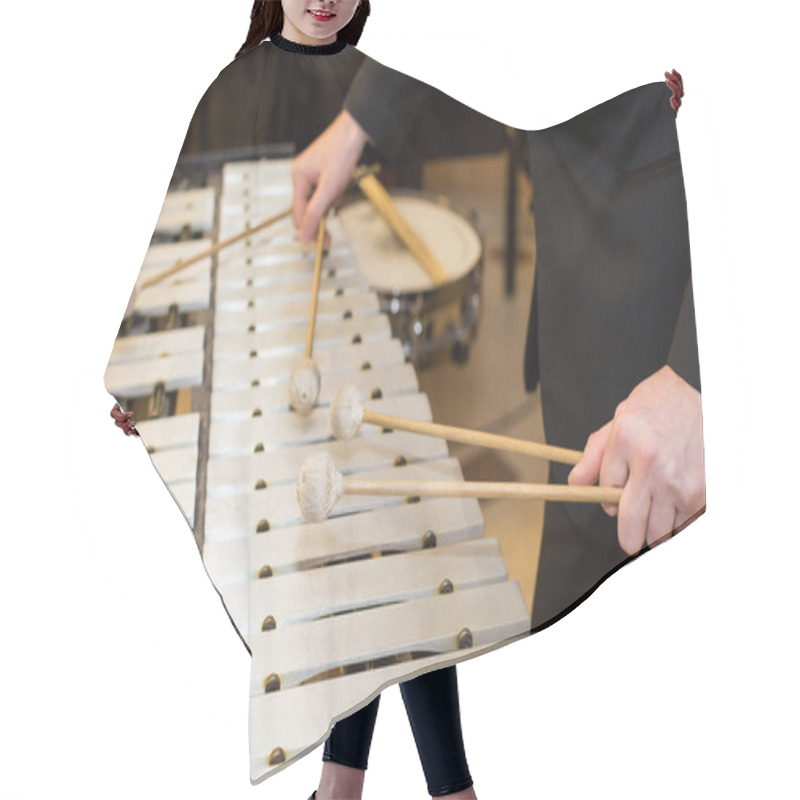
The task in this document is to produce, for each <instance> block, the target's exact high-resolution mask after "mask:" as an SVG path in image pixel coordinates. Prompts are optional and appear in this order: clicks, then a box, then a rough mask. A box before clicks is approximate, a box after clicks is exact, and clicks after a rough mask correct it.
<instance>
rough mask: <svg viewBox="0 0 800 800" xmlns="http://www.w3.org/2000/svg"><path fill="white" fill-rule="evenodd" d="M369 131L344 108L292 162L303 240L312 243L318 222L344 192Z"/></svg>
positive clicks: (296, 216)
mask: <svg viewBox="0 0 800 800" xmlns="http://www.w3.org/2000/svg"><path fill="white" fill-rule="evenodd" d="M366 141H367V134H366V133H365V132H364V130H363V128H362V127H361V126H360V125H359V124H358V123H357V122H356V121H355V119H353V117H351V116H350V114H349V113H348V112H347V111H342V112H341V113H340V114H339V116H338V117H336V119H335V120H334V121H333V122H332V123H331V124H330V125H329V126H328V128H327V129H326V130H325V131H324V132H323V133H322V134H320V136H318V137H317V139H316V140H315V141H313V142H312V143H311V144H310V145H309V146H308V147H307V148H306V149H305V150H303V152H302V153H300V155H298V156H297V157H296V158H295V159H294V163H293V164H292V183H293V184H294V201H293V212H294V224H295V227H296V228H298V229H299V231H300V238H301V240H302V241H303V242H310V241H311V239H312V238H313V237H314V235H315V234H316V232H317V228H318V226H319V222H320V220H321V219H322V217H323V216H324V215H325V213H326V212H327V211H328V209H329V208H330V207H331V206H332V205H333V203H334V201H335V200H336V199H337V198H338V197H339V195H340V194H341V193H342V192H343V191H344V189H345V187H346V186H347V182H348V181H349V180H350V175H351V174H352V172H353V169H354V168H355V166H356V164H357V163H358V159H359V157H360V156H361V151H362V150H363V149H364V144H365V143H366Z"/></svg>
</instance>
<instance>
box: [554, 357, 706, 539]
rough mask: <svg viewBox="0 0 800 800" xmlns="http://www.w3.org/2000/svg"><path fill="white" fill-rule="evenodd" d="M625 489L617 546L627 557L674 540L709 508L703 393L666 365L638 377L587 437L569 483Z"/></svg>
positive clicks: (613, 509) (618, 510) (609, 509)
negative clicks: (610, 415) (611, 415)
mask: <svg viewBox="0 0 800 800" xmlns="http://www.w3.org/2000/svg"><path fill="white" fill-rule="evenodd" d="M598 480H599V482H600V484H601V485H603V486H622V487H624V489H623V491H622V497H621V498H620V502H619V507H617V506H616V505H611V506H608V505H603V508H604V509H605V511H606V513H607V514H608V515H609V516H612V517H614V516H617V515H619V520H618V523H617V535H618V538H619V544H620V547H621V548H622V549H623V550H624V551H625V552H626V553H628V554H629V555H633V554H634V553H637V552H638V551H639V550H641V549H642V547H643V546H644V543H645V541H646V542H647V543H648V544H649V545H653V544H655V543H656V542H658V541H659V540H661V539H663V538H666V537H668V536H671V535H672V534H673V533H674V532H675V531H677V530H678V529H679V528H680V527H681V526H682V525H683V524H684V523H685V522H686V521H687V520H688V519H689V518H690V517H692V516H693V515H695V514H696V513H697V512H698V511H700V509H702V508H703V507H704V506H705V503H706V487H705V468H704V462H703V418H702V412H701V406H700V392H698V391H697V390H696V389H695V388H694V387H692V386H690V385H689V384H688V383H686V381H684V380H683V378H681V377H680V376H679V375H678V374H677V373H676V372H674V371H673V370H672V368H671V367H668V366H665V367H662V368H661V369H660V370H658V372H656V373H654V374H653V375H651V376H650V377H649V378H647V379H646V380H643V381H642V382H641V383H640V384H639V385H638V386H636V388H635V389H634V390H633V391H632V392H631V393H630V395H628V397H627V399H626V400H624V401H623V402H622V403H620V404H619V405H618V406H617V410H616V413H615V414H614V419H613V420H611V422H609V423H607V424H606V425H604V426H603V427H602V428H600V429H599V430H597V431H595V432H594V433H593V434H592V435H591V436H590V437H589V438H588V440H587V442H586V447H585V449H584V453H583V458H582V459H581V460H580V462H579V463H578V464H576V465H575V467H574V468H573V469H572V472H570V475H569V484H570V485H572V486H578V485H581V486H583V485H591V484H594V483H596V482H597V481H598Z"/></svg>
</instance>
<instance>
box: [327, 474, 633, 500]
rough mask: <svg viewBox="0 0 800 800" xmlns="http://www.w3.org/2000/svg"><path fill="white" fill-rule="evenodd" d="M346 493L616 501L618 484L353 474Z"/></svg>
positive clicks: (347, 480) (345, 480)
mask: <svg viewBox="0 0 800 800" xmlns="http://www.w3.org/2000/svg"><path fill="white" fill-rule="evenodd" d="M342 491H343V492H344V493H345V494H378V495H418V496H419V497H482V498H517V499H528V500H551V501H554V502H560V503H619V500H620V497H621V496H622V489H621V488H619V487H618V486H564V485H562V484H554V483H549V484H548V483H544V484H539V483H495V482H491V481H424V480H407V481H403V480H397V481H395V480H378V479H375V478H363V477H360V476H358V477H357V476H354V475H345V476H343V478H342Z"/></svg>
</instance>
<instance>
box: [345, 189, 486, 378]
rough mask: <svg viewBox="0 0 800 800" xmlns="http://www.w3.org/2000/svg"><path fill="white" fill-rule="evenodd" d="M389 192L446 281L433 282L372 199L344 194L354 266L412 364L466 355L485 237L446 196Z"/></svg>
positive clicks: (474, 322) (475, 319)
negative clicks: (387, 316)
mask: <svg viewBox="0 0 800 800" xmlns="http://www.w3.org/2000/svg"><path fill="white" fill-rule="evenodd" d="M391 196H392V200H393V201H394V203H395V205H396V206H397V208H398V210H399V212H400V213H401V214H402V215H403V217H405V219H406V220H407V221H408V223H409V224H410V225H411V227H412V228H413V229H414V230H415V231H416V233H417V235H418V236H419V237H420V238H421V239H422V240H423V241H424V242H425V244H426V245H427V246H428V249H429V250H430V251H431V252H432V253H433V254H434V255H435V256H436V257H437V258H438V259H439V261H440V263H441V264H442V266H443V267H444V268H445V270H446V272H447V274H448V276H449V280H448V281H447V282H446V283H444V284H442V285H440V286H434V284H433V281H432V279H431V278H430V276H429V275H428V273H427V272H426V271H425V270H424V268H423V267H422V266H421V265H420V264H419V262H418V261H417V260H416V259H415V258H414V256H413V255H412V254H411V252H410V251H409V250H408V249H407V248H406V246H405V245H404V244H403V242H402V241H401V240H400V238H399V237H398V236H397V235H396V234H395V233H394V232H393V231H392V230H391V229H390V228H389V225H388V224H387V223H386V222H385V221H384V219H383V218H382V217H381V216H380V214H379V213H378V212H377V211H376V210H375V208H374V206H373V205H372V203H370V202H369V200H366V199H363V198H362V199H354V200H350V201H345V202H344V203H343V205H342V206H341V207H340V209H339V211H338V215H337V216H338V218H339V220H340V221H341V224H342V227H343V229H344V231H345V234H346V235H347V238H348V240H349V242H350V246H351V247H352V249H353V251H354V253H355V257H356V260H357V262H358V268H359V271H360V272H361V273H362V274H364V275H365V276H366V278H367V281H368V283H369V285H370V287H371V288H373V289H374V290H375V291H376V292H377V293H378V296H379V298H380V305H381V311H384V312H385V313H387V314H388V315H389V319H390V321H391V326H392V334H393V335H394V336H395V337H397V338H398V339H400V340H401V341H402V343H403V350H404V352H405V355H406V358H408V359H410V360H411V361H413V363H414V365H415V366H416V368H417V369H424V368H425V367H428V366H431V365H432V364H433V363H435V361H437V360H439V358H440V357H441V356H442V355H445V356H446V355H447V354H450V355H451V356H452V357H453V359H455V360H456V361H458V362H464V361H466V360H467V358H468V356H469V343H470V342H471V340H472V339H473V338H474V336H475V334H476V333H477V329H478V314H479V307H480V294H481V280H482V275H483V252H484V248H483V239H482V237H481V235H480V233H479V231H478V229H477V228H476V226H475V224H474V223H473V221H471V220H469V219H468V218H467V216H466V215H465V214H463V213H462V212H460V211H458V210H456V209H455V208H454V207H453V206H452V205H451V204H450V203H449V201H448V200H447V199H446V198H444V197H440V196H431V195H427V194H424V193H422V192H415V191H413V190H402V189H401V190H393V191H392V192H391Z"/></svg>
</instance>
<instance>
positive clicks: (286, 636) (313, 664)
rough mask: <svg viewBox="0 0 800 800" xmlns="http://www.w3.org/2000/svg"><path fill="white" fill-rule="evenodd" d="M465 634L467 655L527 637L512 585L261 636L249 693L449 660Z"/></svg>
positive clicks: (254, 642) (521, 603) (253, 642)
mask: <svg viewBox="0 0 800 800" xmlns="http://www.w3.org/2000/svg"><path fill="white" fill-rule="evenodd" d="M464 628H467V629H469V632H470V634H471V645H472V646H473V647H474V646H478V647H486V646H491V645H493V644H496V643H498V642H502V641H503V640H504V639H508V638H511V637H513V636H516V635H518V634H520V633H523V632H526V631H528V630H529V629H530V618H529V616H528V612H527V606H526V604H525V599H524V598H523V596H522V591H521V589H520V587H519V584H518V583H517V582H516V581H514V582H511V581H503V582H502V583H495V584H489V585H488V586H479V587H474V588H470V589H465V590H464V591H461V592H453V593H452V594H443V595H435V596H431V597H422V598H418V599H415V600H409V601H408V602H405V603H398V604H396V605H390V606H383V607H381V608H373V609H368V610H366V611H359V612H358V613H355V614H343V615H341V616H335V617H330V618H326V619H319V620H314V621H313V622H306V623H305V624H303V625H288V626H286V627H284V628H276V629H275V630H270V631H267V632H265V633H260V634H259V635H257V636H253V637H251V638H250V641H249V645H250V649H251V652H252V660H253V663H252V672H251V678H252V679H251V683H250V693H251V695H258V694H262V693H263V692H264V689H265V680H266V679H267V678H268V677H269V676H270V675H276V676H277V677H278V678H279V680H280V686H281V689H280V691H283V690H284V689H289V688H291V687H293V686H297V685H299V684H301V683H303V681H307V680H309V679H311V678H314V677H316V676H320V675H322V674H324V673H326V672H328V671H329V670H333V669H335V668H337V667H346V666H347V665H350V664H358V663H360V662H363V661H372V660H376V659H381V658H387V657H390V656H399V655H401V654H404V653H415V652H416V653H426V652H427V653H440V654H445V653H452V652H453V651H457V650H458V637H459V633H460V632H461V631H462V630H463V629H464ZM330 680H336V678H331V679H330Z"/></svg>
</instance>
